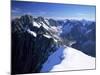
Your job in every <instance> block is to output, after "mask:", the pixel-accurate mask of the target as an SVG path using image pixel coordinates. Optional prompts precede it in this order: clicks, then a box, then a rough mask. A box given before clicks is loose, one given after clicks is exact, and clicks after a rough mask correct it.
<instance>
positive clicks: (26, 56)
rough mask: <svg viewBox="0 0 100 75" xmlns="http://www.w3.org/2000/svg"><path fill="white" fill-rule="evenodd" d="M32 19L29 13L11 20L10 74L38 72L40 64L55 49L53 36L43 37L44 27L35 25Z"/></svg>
mask: <svg viewBox="0 0 100 75" xmlns="http://www.w3.org/2000/svg"><path fill="white" fill-rule="evenodd" d="M39 20H40V19H39ZM33 21H34V19H33V17H32V16H29V15H24V16H22V17H21V18H19V19H15V20H13V21H12V33H11V34H12V39H11V41H12V62H11V65H12V74H23V73H33V72H40V69H41V67H42V64H43V63H44V62H45V61H46V60H47V58H48V56H49V55H50V54H51V53H52V52H54V51H55V50H56V47H55V42H54V40H53V38H47V37H45V36H44V34H46V33H47V32H46V31H45V29H44V28H43V27H42V26H41V27H40V28H37V27H35V26H34V25H33ZM28 30H30V31H31V32H34V33H36V34H35V35H36V36H34V35H33V34H31V33H30V32H29V31H28ZM40 33H41V34H40Z"/></svg>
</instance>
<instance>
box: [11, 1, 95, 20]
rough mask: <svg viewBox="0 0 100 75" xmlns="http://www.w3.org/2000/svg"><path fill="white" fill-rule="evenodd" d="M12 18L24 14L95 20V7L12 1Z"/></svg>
mask: <svg viewBox="0 0 100 75" xmlns="http://www.w3.org/2000/svg"><path fill="white" fill-rule="evenodd" d="M11 11H12V17H15V16H20V15H23V14H31V15H33V16H43V17H47V18H55V19H67V18H70V19H87V20H95V13H96V11H95V6H89V5H87V6H85V5H72V4H55V3H40V2H21V1H12V9H11Z"/></svg>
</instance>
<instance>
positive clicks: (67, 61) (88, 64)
mask: <svg viewBox="0 0 100 75" xmlns="http://www.w3.org/2000/svg"><path fill="white" fill-rule="evenodd" d="M84 69H95V58H94V57H91V56H88V55H86V54H84V53H83V52H81V51H79V50H77V49H74V48H71V47H67V46H65V47H63V46H61V47H60V48H59V49H58V50H57V51H56V52H54V53H53V54H52V55H50V56H49V58H48V60H47V61H46V62H45V63H44V64H43V67H42V69H41V72H53V71H67V70H84Z"/></svg>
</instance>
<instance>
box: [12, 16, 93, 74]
mask: <svg viewBox="0 0 100 75" xmlns="http://www.w3.org/2000/svg"><path fill="white" fill-rule="evenodd" d="M87 23H88V24H87ZM11 27H12V28H11V29H12V30H11V35H12V73H13V74H14V73H16V74H19V73H20V74H22V73H32V72H47V71H62V70H74V69H75V70H78V69H94V68H95V28H94V27H95V22H87V21H78V20H68V19H66V20H54V19H47V18H44V17H33V16H31V15H23V16H21V17H19V18H15V19H13V20H12V24H11ZM89 36H93V37H91V38H89ZM91 46H92V47H91ZM72 47H73V48H72ZM74 48H76V49H74ZM83 52H84V53H83ZM88 55H89V56H88Z"/></svg>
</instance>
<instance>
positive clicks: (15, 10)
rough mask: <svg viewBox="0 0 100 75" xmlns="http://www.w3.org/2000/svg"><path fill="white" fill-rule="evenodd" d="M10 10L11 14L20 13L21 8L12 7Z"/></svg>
mask: <svg viewBox="0 0 100 75" xmlns="http://www.w3.org/2000/svg"><path fill="white" fill-rule="evenodd" d="M11 12H12V13H13V14H18V13H21V12H22V10H21V9H19V8H14V9H12V10H11Z"/></svg>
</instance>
